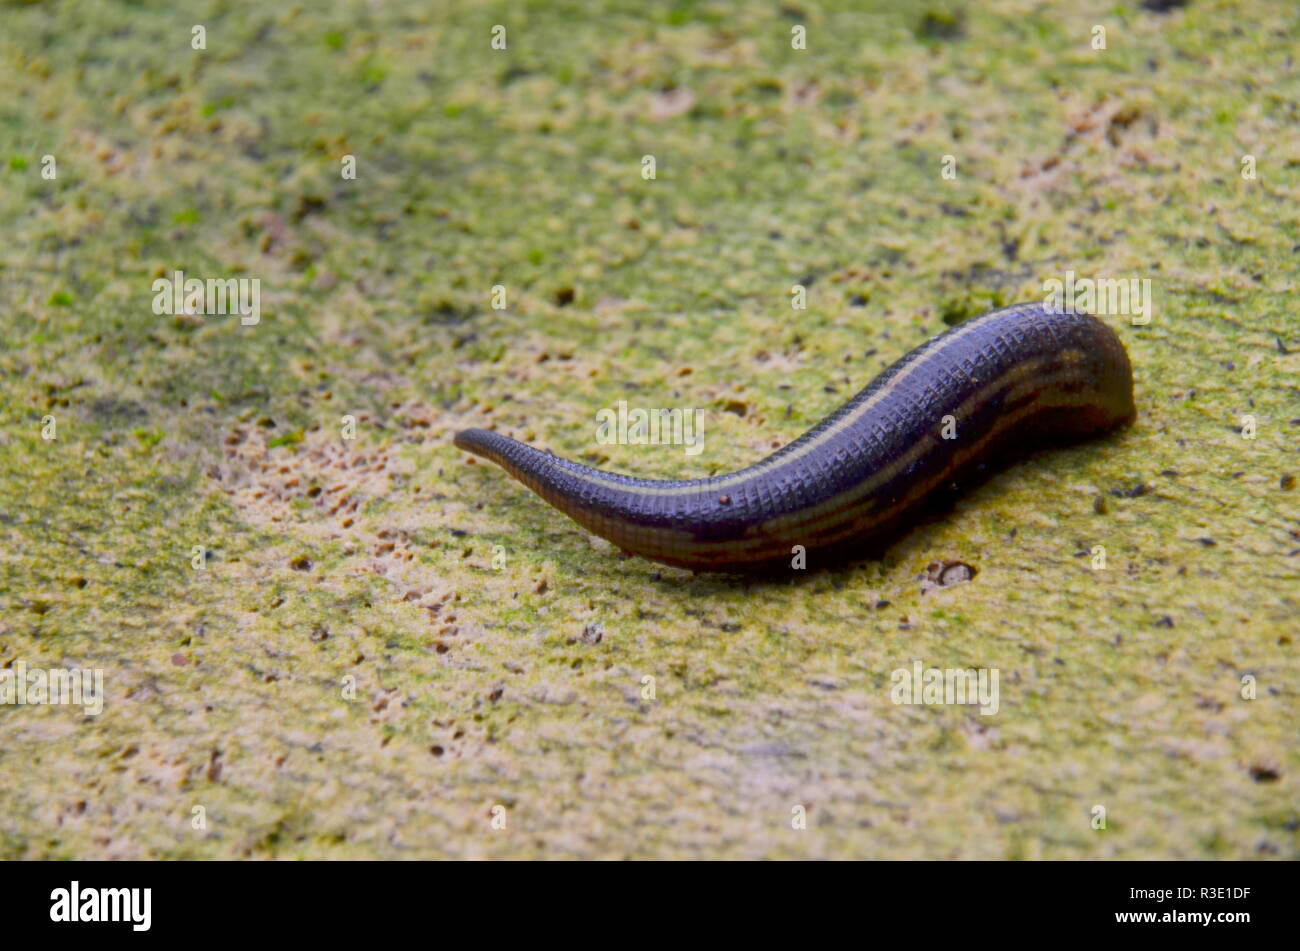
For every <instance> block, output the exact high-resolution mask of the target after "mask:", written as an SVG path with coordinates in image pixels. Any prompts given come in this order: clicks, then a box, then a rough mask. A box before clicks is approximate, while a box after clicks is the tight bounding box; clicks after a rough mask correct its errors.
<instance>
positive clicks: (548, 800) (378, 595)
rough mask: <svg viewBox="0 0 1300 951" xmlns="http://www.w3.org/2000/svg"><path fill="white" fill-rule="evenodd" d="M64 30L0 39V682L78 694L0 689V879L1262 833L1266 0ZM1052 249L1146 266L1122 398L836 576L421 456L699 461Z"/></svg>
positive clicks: (1295, 373)
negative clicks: (704, 545) (140, 869)
mask: <svg viewBox="0 0 1300 951" xmlns="http://www.w3.org/2000/svg"><path fill="white" fill-rule="evenodd" d="M61 10H62V7H61V6H60V5H58V4H53V3H38V4H32V5H24V6H21V7H16V8H11V9H9V10H7V11H6V31H5V36H4V39H3V40H0V60H2V62H3V66H4V69H3V70H0V93H3V95H0V103H3V105H0V129H2V130H4V142H5V144H4V148H3V150H0V151H2V153H3V154H4V155H5V156H7V160H6V162H5V164H4V167H3V168H0V220H3V222H4V223H5V233H6V237H7V239H8V241H7V247H6V251H5V253H4V255H2V256H0V335H2V339H3V346H2V347H0V667H2V668H4V669H6V670H14V669H16V665H17V664H18V663H20V662H21V663H23V664H25V665H28V666H29V667H40V668H49V669H53V668H69V669H78V670H81V669H86V670H99V671H102V673H103V681H104V691H105V699H104V709H103V712H102V713H100V714H98V715H88V714H87V713H86V711H85V710H84V709H82V708H78V707H73V706H58V705H48V704H37V705H32V704H28V705H21V706H19V705H0V777H3V778H0V857H4V858H105V857H107V858H129V857H167V858H233V857H253V858H323V857H346V858H360V857H392V858H402V857H435V856H447V857H462V858H493V857H541V856H563V857H580V856H581V857H621V856H634V857H731V858H742V857H790V858H795V857H830V858H847V857H873V858H947V857H954V858H1009V859H1037V858H1110V857H1118V858H1248V857H1250V858H1296V857H1297V856H1300V815H1298V814H1297V811H1296V807H1295V803H1296V801H1297V798H1298V797H1297V795H1296V784H1297V782H1298V781H1300V750H1298V749H1297V737H1296V732H1295V724H1296V722H1297V719H1298V714H1300V709H1297V702H1296V697H1295V684H1296V683H1298V682H1300V676H1298V675H1300V662H1297V657H1296V640H1297V637H1298V636H1300V621H1298V620H1297V619H1298V618H1300V488H1297V479H1298V478H1300V323H1298V322H1297V318H1296V314H1295V307H1294V300H1295V294H1296V290H1297V288H1296V278H1295V275H1296V268H1295V266H1294V262H1295V255H1296V249H1297V248H1300V223H1297V221H1296V219H1295V216H1294V214H1291V213H1290V212H1291V211H1292V210H1293V209H1294V208H1295V207H1296V201H1297V199H1300V165H1298V164H1297V162H1296V160H1295V158H1294V156H1296V155H1298V154H1300V132H1298V131H1297V130H1298V129H1300V126H1298V125H1297V124H1296V122H1295V114H1294V109H1295V106H1294V104H1295V102H1296V101H1297V99H1298V98H1300V67H1297V65H1296V64H1295V62H1294V61H1293V57H1292V56H1291V53H1292V52H1293V51H1294V49H1295V48H1296V44H1297V40H1300V33H1297V25H1296V22H1295V18H1294V16H1292V15H1291V11H1290V8H1289V5H1287V4H1285V3H1281V2H1279V3H1262V4H1257V5H1256V6H1255V8H1254V11H1253V14H1252V23H1251V25H1250V28H1249V29H1240V28H1239V24H1238V23H1237V22H1236V21H1237V19H1238V15H1237V14H1236V13H1235V12H1234V11H1232V10H1230V9H1228V8H1226V7H1222V6H1220V5H1213V4H1209V3H1198V2H1195V0H1194V2H1192V3H1190V4H1187V5H1186V6H1185V7H1184V8H1182V9H1178V10H1175V11H1172V12H1170V13H1167V14H1162V13H1155V12H1149V11H1145V10H1130V9H1128V8H1115V9H1114V10H1111V11H1108V12H1107V13H1106V14H1105V16H1102V17H1100V18H1094V15H1093V14H1087V13H1085V12H1082V11H1079V10H1077V9H1075V7H1074V6H1071V5H1069V4H1053V5H1048V6H1040V7H1037V8H1035V10H1034V11H1031V12H1026V11H1025V9H1024V8H1023V6H1022V5H1017V4H1010V3H988V4H957V3H942V4H935V3H923V4H916V5H910V6H909V5H901V6H900V5H894V4H888V5H886V4H881V5H879V6H876V7H867V8H865V9H864V8H863V7H862V5H861V4H818V5H817V6H816V7H815V8H814V7H807V8H805V7H803V6H802V5H798V4H796V5H794V6H786V7H783V8H780V9H777V8H768V7H764V6H762V5H753V6H746V7H744V8H742V9H740V10H735V9H732V5H730V4H713V3H700V4H681V5H676V6H674V8H673V9H672V10H665V11H653V10H650V11H647V10H644V9H643V7H642V5H635V4H620V3H600V4H596V5H595V6H594V7H591V8H590V9H589V10H585V12H584V14H583V16H582V18H581V21H580V22H579V21H575V20H574V18H573V17H572V16H571V15H568V14H566V13H565V11H563V10H562V9H557V8H554V7H553V6H552V5H542V4H538V5H524V6H522V7H519V8H517V9H516V8H513V7H512V8H510V9H506V8H503V7H500V6H498V5H493V4H468V5H456V6H455V7H454V8H448V9H442V10H432V9H426V8H422V7H421V6H420V5H418V4H413V3H412V4H396V5H389V6H387V7H385V8H384V9H383V10H375V9H370V8H367V9H366V10H364V11H362V10H360V9H359V8H354V7H352V6H349V5H339V6H337V7H335V8H333V9H330V10H311V11H307V10H303V9H292V10H283V11H281V10H276V9H272V8H267V9H252V8H241V9H238V10H236V9H231V10H225V11H220V12H218V13H215V14H213V15H212V16H211V17H210V22H207V23H206V24H205V25H206V27H207V48H206V50H202V51H200V50H194V49H192V48H191V45H190V41H191V27H192V26H193V24H192V23H189V22H181V21H180V20H179V19H177V18H176V17H175V16H174V15H173V14H172V12H171V11H170V10H169V9H167V8H165V7H160V6H143V7H133V8H132V9H131V10H130V12H129V15H126V16H124V15H123V14H122V13H121V12H120V11H118V10H117V9H116V8H109V7H104V6H99V5H95V4H90V5H83V6H82V7H79V17H78V19H77V21H76V23H75V25H74V24H73V23H72V22H71V21H70V20H69V19H68V18H67V17H66V16H60V12H61ZM493 24H500V25H503V26H504V27H505V28H506V37H507V44H506V48H505V49H493V47H492V34H491V29H490V28H491V26H492V25H493ZM1097 25H1101V26H1104V27H1105V37H1106V42H1105V48H1104V49H1101V48H1097V47H1096V46H1095V45H1094V42H1095V36H1096V34H1095V30H1094V27H1095V26H1097ZM795 27H803V28H804V30H805V36H806V48H804V49H796V48H794V47H793V46H792V37H793V35H794V32H793V30H794V28H795ZM1261 77H1267V78H1268V81H1267V82H1262V81H1261ZM106 90H108V91H109V92H106ZM47 156H52V157H53V160H54V161H53V165H51V163H50V162H49V161H47ZM647 157H649V158H651V159H653V162H652V163H647V162H646V159H647ZM349 158H350V159H351V160H352V163H353V171H354V172H355V175H354V176H353V177H348V176H347V175H346V174H345V170H346V169H347V168H348V166H349V161H348V160H349ZM949 159H951V161H948V160H949ZM50 168H53V169H55V170H56V171H55V174H54V176H53V177H46V175H45V174H43V173H44V172H45V170H46V169H50ZM651 169H652V171H653V174H652V175H651V174H649V171H650V170H651ZM946 169H947V170H950V171H951V172H952V174H951V175H945V170H946ZM177 270H180V271H183V272H185V273H186V274H192V275H198V276H202V277H205V278H219V279H227V278H229V279H239V278H250V279H252V278H256V279H258V280H259V281H260V282H261V285H260V286H261V294H262V298H261V300H262V312H261V319H260V321H259V322H258V323H256V324H255V325H245V324H243V323H242V322H241V320H240V318H239V317H238V316H234V315H226V316H219V315H210V314H203V313H185V312H182V313H176V314H165V315H159V314H156V313H154V311H153V309H152V307H151V302H152V301H153V298H154V291H153V282H154V281H155V280H157V279H160V278H166V277H167V276H168V275H171V274H172V273H174V272H175V271H177ZM1067 273H1073V274H1075V275H1077V276H1080V277H1100V278H1126V279H1127V278H1138V279H1149V280H1150V282H1151V283H1150V288H1151V294H1152V298H1151V300H1152V304H1153V306H1152V309H1151V314H1150V320H1149V321H1146V322H1141V321H1139V322H1137V323H1135V322H1133V321H1132V320H1130V319H1129V316H1128V315H1109V316H1107V317H1106V319H1107V320H1108V322H1109V323H1110V324H1111V326H1113V327H1115V329H1116V330H1117V332H1119V333H1120V334H1121V336H1122V339H1123V340H1124V342H1125V345H1126V347H1127V348H1128V351H1129V353H1130V355H1131V357H1132V360H1133V364H1134V370H1135V378H1136V387H1137V403H1138V410H1139V414H1138V419H1137V422H1136V423H1135V425H1134V426H1133V427H1132V428H1131V429H1129V430H1127V431H1125V432H1123V433H1121V434H1118V435H1116V436H1115V437H1113V438H1110V439H1106V440H1103V441H1100V442H1097V443H1090V444H1087V445H1081V446H1076V447H1071V448H1067V449H1064V450H1057V451H1053V452H1043V453H1037V454H1035V455H1033V456H1031V457H1029V458H1028V459H1026V460H1024V461H1022V462H1021V463H1019V464H1017V465H1015V466H1014V467H1012V468H1011V469H1009V470H1007V471H1005V472H1003V473H1000V474H998V475H996V476H995V477H993V478H992V479H990V480H989V481H988V482H987V483H985V484H984V485H982V486H980V487H979V488H977V489H976V490H974V491H972V492H969V493H967V494H965V495H963V496H962V497H961V498H960V499H959V500H958V501H957V503H956V504H955V506H954V507H953V508H952V510H951V511H949V512H947V513H946V514H944V515H943V516H942V517H939V518H936V519H932V520H930V521H927V522H925V523H923V524H920V525H918V526H917V527H916V528H915V530H914V531H912V532H911V533H909V534H908V535H907V536H906V537H905V538H904V539H903V540H901V541H900V542H899V543H898V544H896V545H895V546H893V547H892V548H891V549H890V550H889V551H888V552H887V553H886V554H885V556H884V557H883V558H882V559H881V560H878V561H864V562H859V563H854V564H850V565H844V566H821V565H817V564H813V565H811V566H810V568H809V570H807V571H806V572H803V573H801V574H799V575H798V576H797V577H795V578H792V579H789V580H783V581H777V582H771V581H766V582H765V581H759V580H754V579H743V578H734V577H710V576H691V575H689V574H686V573H684V572H679V571H676V570H673V569H668V568H663V567H661V566H657V565H653V564H650V563H647V562H644V561H641V560H639V559H634V558H626V557H623V556H622V555H621V554H620V553H619V552H618V551H616V550H614V549H613V548H612V547H611V546H609V545H608V544H606V543H604V542H603V541H601V540H599V539H595V538H593V537H592V536H590V535H588V534H587V533H586V532H584V531H583V530H582V529H580V528H579V527H578V526H577V525H575V524H573V523H572V522H570V521H568V520H567V519H565V518H564V517H562V516H560V515H559V514H558V513H556V512H555V511H554V510H552V509H550V508H549V507H548V506H546V505H545V504H544V503H542V502H541V501H540V500H539V499H537V498H536V497H535V496H533V495H532V494H531V493H529V492H528V491H527V490H526V489H524V488H523V487H521V486H519V485H518V484H516V483H514V482H512V481H511V480H509V479H508V478H507V477H506V476H505V475H504V474H503V473H501V472H500V471H499V470H497V469H495V468H494V467H492V466H489V465H484V464H483V463H482V462H481V461H476V460H473V459H471V458H469V457H467V456H465V454H463V453H461V452H458V451H457V450H456V449H455V448H454V447H453V446H452V445H451V437H452V435H453V434H454V432H455V431H456V430H458V429H461V428H465V427H469V426H487V427H495V428H496V429H498V430H500V431H502V432H505V433H508V434H510V435H513V436H516V437H517V438H521V439H524V440H526V441H529V442H531V443H533V444H535V445H538V446H540V447H543V448H549V449H552V450H554V451H555V452H556V453H558V454H560V455H564V456H567V457H570V458H574V459H579V460H581V461H584V462H588V463H591V464H596V465H600V466H602V467H605V468H609V469H612V470H615V471H622V472H633V473H636V474H638V475H645V476H650V477H687V476H702V475H708V474H712V473H718V472H726V471H729V470H732V469H734V468H737V467H739V466H742V465H745V464H748V463H750V462H752V461H755V460H756V459H758V458H761V457H762V456H763V455H765V454H767V453H768V452H770V451H772V449H773V448H774V447H776V446H779V445H782V444H784V443H785V442H788V441H789V440H791V439H793V438H795V437H796V436H798V435H799V434H800V433H802V432H803V431H804V430H805V429H806V428H808V426H810V425H812V424H813V423H815V422H816V421H817V420H818V419H820V418H821V417H822V416H824V415H825V414H826V413H827V412H829V411H831V410H833V409H834V408H835V407H836V406H838V405H839V404H840V403H841V402H843V401H844V400H845V399H846V398H848V397H849V396H851V395H852V394H853V393H854V392H856V391H857V389H858V388H860V387H861V386H863V385H865V384H866V383H867V382H868V381H869V380H870V379H871V378H872V377H873V376H874V375H875V374H876V373H877V372H879V371H880V370H881V369H883V368H884V367H885V366H887V365H888V364H889V363H891V362H893V361H894V360H895V359H897V358H898V357H900V356H902V355H903V354H904V353H906V352H908V351H909V350H911V349H912V348H914V347H915V346H916V345H918V344H920V343H921V342H923V341H924V340H925V339H927V338H928V337H930V336H932V335H934V334H936V333H939V332H941V331H942V330H944V329H946V327H948V326H952V325H955V324H957V323H960V322H961V321H962V320H964V319H967V318H969V317H970V316H972V315H974V314H977V313H980V312H982V311H983V310H985V309H988V308H989V307H992V306H998V305H1000V304H1002V303H1009V302H1012V301H1016V300H1024V299H1031V298H1039V297H1042V296H1043V294H1044V282H1045V281H1048V280H1052V279H1064V278H1065V276H1066V274H1067ZM796 286H797V287H798V288H802V294H803V302H804V303H805V304H806V306H804V307H803V308H802V309H795V308H794V307H793V306H792V302H793V300H794V298H795V295H796V293H797V291H796ZM620 400H625V401H627V402H628V403H630V404H632V405H638V406H646V407H683V408H693V407H698V408H700V409H701V410H702V411H703V418H704V436H705V450H704V451H703V452H702V453H701V454H699V455H694V456H691V455H687V454H686V453H685V452H684V451H683V449H682V447H681V446H658V447H645V446H630V445H602V444H598V443H597V442H596V441H595V439H594V432H595V414H596V412H597V410H599V409H601V408H604V407H612V406H615V405H617V403H618V402H619V401H620ZM955 565H963V566H968V567H969V568H970V569H973V572H970V573H969V577H968V580H964V581H961V582H960V583H950V582H949V581H946V580H945V579H950V577H957V578H966V577H967V573H966V572H962V573H959V574H958V575H955V576H950V575H949V574H948V573H947V570H948V568H950V567H952V566H955ZM916 662H920V663H921V664H922V666H923V667H924V668H937V669H947V668H954V669H955V668H963V669H981V670H989V671H997V672H998V674H999V688H1000V696H999V703H998V709H997V712H996V713H990V714H984V713H981V712H980V710H979V708H978V707H972V706H970V705H950V704H924V703H923V704H910V703H895V702H894V700H893V697H892V696H891V694H892V692H893V688H894V687H895V685H896V684H895V676H894V675H895V673H896V672H897V671H900V670H904V671H906V670H911V669H912V668H913V665H914V664H915V663H916Z"/></svg>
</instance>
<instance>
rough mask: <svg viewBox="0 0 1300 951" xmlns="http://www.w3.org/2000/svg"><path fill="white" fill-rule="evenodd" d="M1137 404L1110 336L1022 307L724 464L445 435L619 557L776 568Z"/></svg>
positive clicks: (874, 532) (977, 321)
mask: <svg viewBox="0 0 1300 951" xmlns="http://www.w3.org/2000/svg"><path fill="white" fill-rule="evenodd" d="M1134 413H1135V411H1134V405H1133V375H1132V368H1131V366H1130V364H1129V359H1128V354H1127V353H1126V352H1125V350H1124V346H1123V344H1121V343H1120V341H1119V338H1118V337H1117V336H1116V335H1115V334H1114V332H1113V331H1112V330H1111V329H1110V328H1109V327H1107V326H1106V325H1105V324H1104V323H1102V322H1101V321H1100V320H1097V319H1096V318H1095V317H1090V316H1088V315H1086V314H1073V313H1064V312H1061V311H1056V310H1051V309H1049V308H1047V307H1046V306H1044V305H1043V304H1041V303H1030V304H1017V305H1014V306H1011V307H1006V308H1002V309H1000V310H995V311H991V312H989V313H987V314H984V315H983V316H980V317H976V318H973V319H971V320H969V321H967V322H965V323H963V324H960V325H958V326H957V327H954V328H952V329H951V330H949V331H947V332H946V333H944V334H942V335H940V336H938V337H935V338H933V339H931V340H930V341H928V342H927V343H925V344H923V345H922V346H921V347H918V348H917V349H916V350H914V351H912V352H911V353H909V354H908V355H907V356H905V357H903V358H902V359H901V360H899V361H898V362H897V363H895V364H894V365H893V366H891V367H889V368H888V369H887V370H885V371H884V372H883V373H881V374H880V375H879V376H878V377H876V379H874V380H873V381H872V382H871V383H870V384H869V385H868V386H867V387H866V388H865V389H863V390H862V391H861V392H859V393H858V394H857V395H856V396H854V397H853V398H852V399H851V400H849V401H848V402H847V403H845V404H844V405H843V406H841V407H840V408H839V409H838V410H836V411H835V412H833V413H831V414H830V415H829V416H827V417H826V418H825V419H823V420H822V421H821V422H820V423H818V424H817V425H816V426H814V427H813V428H812V429H810V430H809V431H808V432H806V433H805V434H804V435H802V436H800V437H799V438H798V439H796V440H795V441H794V442H792V443H790V444H789V445H788V446H785V447H784V448H782V449H780V450H778V451H776V452H775V453H773V454H772V455H770V456H768V457H767V458H766V459H763V460H762V461H761V462H758V463H755V464H754V465H752V466H749V467H748V468H746V469H741V470H739V471H738V472H734V473H731V474H728V475H721V476H712V477H709V478H703V479H691V480H686V481H659V480H649V479H638V478H635V477H632V476H624V475H616V474H614V473H609V472H604V471H602V470H599V469H594V468H592V467H590V466H584V465H580V464H579V463H575V462H570V461H569V460H566V459H561V458H559V457H557V456H554V455H552V454H550V453H547V452H541V451H539V450H537V449H534V448H532V447H531V446H528V445H525V444H524V443H520V442H516V441H515V440H513V439H510V438H508V437H506V436H502V435H499V434H497V433H494V432H489V431H487V430H482V429H469V430H465V431H463V432H460V433H457V434H456V438H455V442H456V445H457V446H458V447H460V448H461V449H465V450H468V451H470V452H473V453H476V454H477V455H480V456H483V457H485V458H487V459H490V460H491V461H493V462H495V463H497V464H498V465H500V466H501V467H502V468H504V469H505V470H506V471H507V472H509V473H510V474H511V475H512V476H514V477H515V478H516V479H518V480H519V481H520V482H522V483H524V485H526V486H528V487H529V488H530V489H532V490H533V491H534V492H536V493H537V494H538V495H540V496H541V497H542V498H543V499H545V500H546V501H547V502H549V503H550V504H551V505H553V506H555V507H556V508H558V509H559V510H560V511H562V512H564V513H565V514H566V515H568V516H569V517H570V518H572V519H573V520H574V521H576V522H578V523H579V524H580V525H582V526H583V527H584V528H586V529H588V530H589V531H591V532H593V533H595V534H597V535H600V536H601V537H603V538H606V539H608V540H609V541H611V542H613V543H614V544H615V545H618V546H619V547H621V548H623V549H625V550H627V551H629V552H633V553H635V554H639V555H643V556H645V557H647V558H651V559H654V560H656V561H660V562H663V563H665V564H669V565H676V566H679V567H683V568H690V569H693V570H696V571H750V570H767V569H772V568H774V567H780V566H782V565H785V566H788V565H789V564H790V562H791V559H792V557H793V555H792V550H793V549H794V548H795V546H803V548H804V549H805V550H806V552H807V564H808V567H810V568H812V567H823V566H826V565H827V564H828V562H829V561H830V560H831V559H834V558H838V557H839V556H840V555H842V554H843V553H844V552H846V551H849V550H852V549H858V548H869V547H879V546H883V545H884V544H886V543H888V542H889V541H891V540H892V539H893V538H894V537H896V536H897V535H898V534H899V533H900V532H901V531H903V530H905V529H906V528H908V527H909V526H910V525H911V524H912V523H913V522H914V521H915V520H916V518H917V517H918V516H919V515H920V513H921V511H922V510H923V509H924V508H925V507H926V506H927V505H928V504H930V503H931V502H932V501H934V499H935V498H936V496H938V495H941V494H944V493H947V492H948V491H949V490H950V489H951V488H952V487H953V484H954V483H958V482H960V481H961V480H963V479H964V478H967V477H969V476H972V475H974V474H976V473H977V472H978V471H980V470H983V469H985V468H988V467H992V466H995V465H999V464H1001V463H1003V462H1004V461H1006V460H1008V459H1010V458H1012V457H1014V456H1015V455H1017V454H1018V453H1019V452H1020V451H1021V450H1022V449H1023V448H1026V447H1028V446H1029V445H1032V444H1035V443H1039V442H1043V441H1074V440H1078V439H1084V438H1088V437H1091V436H1096V435H1100V434H1102V433H1105V432H1108V431H1110V430H1112V429H1114V428H1116V427H1118V426H1122V425H1124V424H1126V423H1128V422H1130V421H1131V420H1132V419H1133V417H1134ZM945 435H947V436H950V437H952V438H945Z"/></svg>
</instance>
